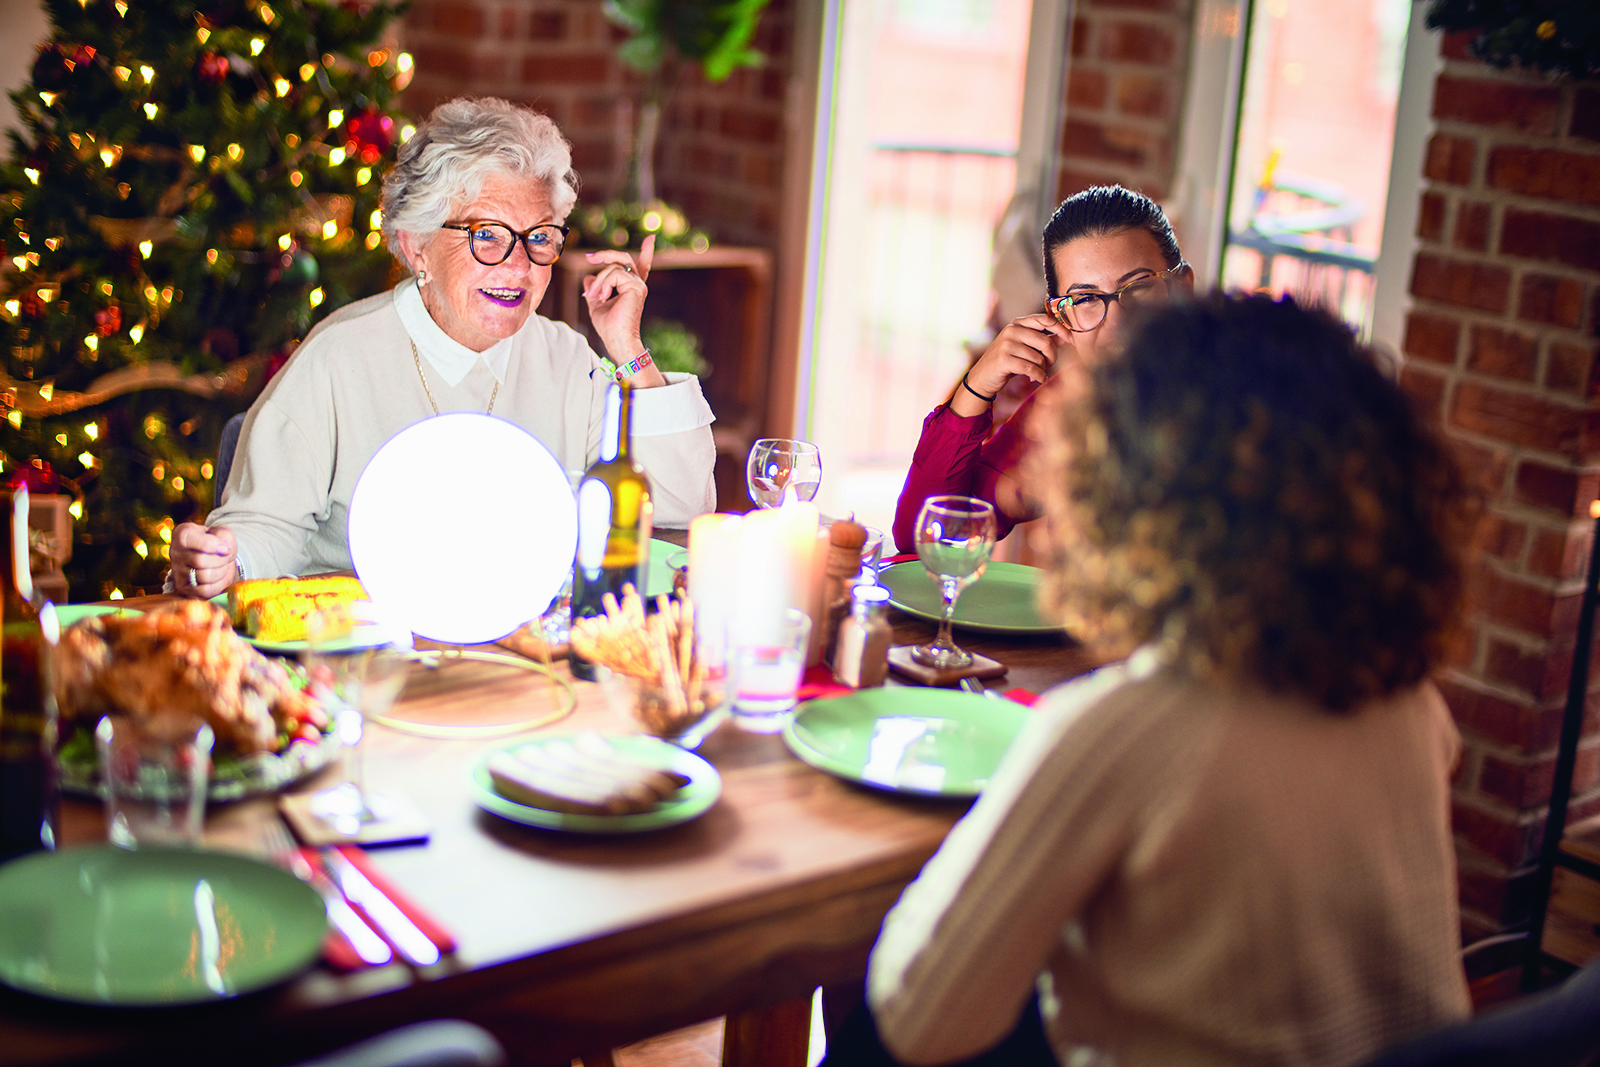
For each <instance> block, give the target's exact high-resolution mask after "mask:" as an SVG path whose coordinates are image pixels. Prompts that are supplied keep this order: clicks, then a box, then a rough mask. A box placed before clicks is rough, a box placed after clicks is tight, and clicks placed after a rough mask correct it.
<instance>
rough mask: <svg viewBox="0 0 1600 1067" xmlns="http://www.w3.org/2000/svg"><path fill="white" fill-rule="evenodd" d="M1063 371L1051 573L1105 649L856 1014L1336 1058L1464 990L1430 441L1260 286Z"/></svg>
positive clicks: (966, 1037)
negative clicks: (1070, 395) (1073, 379)
mask: <svg viewBox="0 0 1600 1067" xmlns="http://www.w3.org/2000/svg"><path fill="white" fill-rule="evenodd" d="M1085 373H1086V379H1085V381H1084V383H1083V389H1082V395H1081V396H1080V397H1079V398H1078V399H1077V400H1076V401H1074V402H1073V403H1071V404H1067V405H1064V406H1063V407H1062V408H1061V409H1060V410H1059V411H1058V412H1056V413H1054V417H1053V419H1052V426H1053V436H1054V441H1053V442H1052V444H1051V447H1050V448H1049V449H1048V451H1049V452H1050V453H1051V454H1050V455H1048V456H1046V457H1043V458H1042V460H1041V469H1040V471H1039V473H1038V475H1037V477H1036V484H1041V485H1046V486H1048V489H1047V500H1046V509H1047V510H1046V514H1047V517H1048V519H1049V520H1050V527H1051V535H1052V539H1053V542H1054V550H1055V560H1054V564H1053V568H1052V574H1051V583H1050V587H1049V589H1048V591H1047V600H1049V601H1050V602H1051V603H1053V605H1054V607H1055V609H1056V611H1057V612H1058V614H1059V616H1060V617H1061V618H1062V619H1063V620H1064V621H1065V622H1066V623H1067V625H1068V627H1069V628H1070V629H1071V630H1072V632H1074V633H1075V634H1077V635H1079V636H1080V637H1082V638H1083V639H1084V640H1086V641H1088V642H1090V643H1091V644H1092V645H1093V646H1096V647H1097V648H1099V649H1100V650H1102V651H1103V652H1104V653H1105V654H1106V655H1107V657H1108V658H1112V657H1116V656H1126V657H1127V658H1126V659H1125V660H1122V661H1121V662H1117V663H1115V664H1114V665H1112V666H1108V667H1105V668H1103V669H1101V670H1099V671H1097V672H1095V673H1093V674H1091V675H1089V676H1086V677H1083V678H1080V679H1077V680H1075V681H1073V682H1070V683H1068V684H1067V685H1064V686H1062V687H1060V688H1058V689H1056V690H1054V691H1052V692H1051V693H1050V694H1048V695H1047V696H1046V697H1045V698H1044V699H1043V700H1042V701H1041V702H1040V704H1039V707H1038V708H1037V709H1036V711H1035V714H1034V715H1033V716H1032V718H1031V719H1030V721H1029V723H1028V725H1027V726H1026V727H1025V729H1024V731H1023V733H1022V735H1021V736H1020V737H1018V738H1017V741H1016V743H1015V744H1013V746H1012V747H1011V749H1010V752H1009V754H1008V755H1007V757H1006V759H1005V761H1004V763H1003V765H1002V766H1001V768H1000V769H999V771H998V773H997V774H996V775H995V777H994V778H993V779H992V780H991V782H990V784H989V786H988V788H987V789H986V790H985V791H984V794H983V796H982V798H981V799H980V800H979V801H978V803H977V804H976V806H974V808H973V809H972V811H971V812H970V813H969V814H968V815H967V816H966V818H964V819H963V820H962V821H961V822H960V823H959V824H958V825H957V826H956V828H955V829H954V830H953V831H952V832H951V834H950V836H949V838H948V839H947V840H946V842H945V843H944V846H943V847H942V848H941V849H940V851H939V853H938V854H937V855H936V856H935V857H934V858H933V859H932V860H931V861H930V862H929V863H928V865H927V866H926V867H925V868H924V870H923V872H922V874H921V876H920V877H919V878H918V879H917V881H916V882H915V883H913V885H912V886H911V887H909V888H908V889H907V890H906V892H905V894H904V895H903V896H902V897H901V899H900V902H899V903H898V904H897V905H896V906H895V908H894V909H893V910H892V911H891V912H890V914H889V916H888V918H887V919H886V920H885V922H884V927H883V932H882V936H881V937H880V938H879V941H878V944H877V946H876V948H875V950H874V952H873V956H872V962H871V967H870V972H869V977H868V1002H869V1004H870V1005H871V1011H872V1016H873V1018H874V1019H875V1021H876V1025H877V1028H878V1031H879V1033H880V1034H881V1037H882V1040H883V1043H884V1044H885V1045H886V1046H887V1048H888V1049H889V1051H890V1052H891V1053H892V1054H893V1055H894V1056H895V1057H896V1058H897V1059H898V1060H899V1061H901V1062H905V1063H914V1064H935V1063H938V1064H944V1063H952V1062H957V1061H962V1060H964V1059H966V1058H969V1057H972V1056H974V1055H976V1054H978V1053H981V1052H983V1050H985V1049H986V1048H989V1047H991V1046H993V1045H994V1043H995V1042H996V1041H999V1040H1001V1039H1002V1038H1003V1037H1005V1035H1006V1034H1007V1032H1008V1031H1010V1030H1012V1028H1013V1026H1014V1025H1015V1024H1016V1021H1017V1019H1018V1017H1019V1014H1021V1013H1023V1012H1024V1011H1025V1009H1026V1011H1027V1013H1028V1016H1029V1017H1031V1018H1034V1019H1035V1021H1034V1024H1033V1029H1034V1031H1035V1033H1038V1034H1040V1035H1041V1040H1040V1042H1039V1043H1040V1044H1041V1045H1043V1044H1048V1046H1049V1049H1050V1050H1051V1053H1052V1054H1053V1056H1054V1057H1055V1059H1056V1060H1058V1061H1059V1062H1060V1063H1062V1064H1085V1065H1087V1064H1110V1063H1115V1064H1117V1065H1119V1067H1142V1065H1147V1064H1148V1065H1155V1064H1160V1065H1173V1064H1206V1065H1210V1064H1218V1065H1220V1064H1229V1065H1233V1067H1237V1065H1240V1064H1261V1065H1269V1064H1270V1065H1278V1064H1297V1065H1298V1064H1305V1065H1323V1064H1326V1065H1342V1064H1354V1063H1359V1062H1361V1061H1362V1060H1364V1059H1365V1058H1366V1057H1368V1056H1369V1055H1370V1054H1372V1053H1373V1052H1375V1051H1377V1050H1378V1049H1380V1048H1382V1047H1383V1046H1385V1045H1387V1044H1389V1043H1391V1042H1393V1041H1395V1040H1398V1039H1400V1038H1403V1037H1406V1036H1408V1035H1410V1034H1413V1033H1415V1032H1417V1031H1421V1030H1424V1029H1427V1028H1431V1027H1434V1026H1437V1025H1439V1024H1442V1023H1445V1022H1448V1021H1452V1020H1455V1019H1457V1018H1460V1017H1463V1016H1465V1015H1466V1014H1467V1012H1468V999H1467V990H1466V984H1465V980H1464V976H1463V974H1462V969H1461V965H1460V962H1459V951H1458V950H1459V928H1458V915H1457V899H1456V878H1455V855H1454V850H1453V847H1452V843H1451V832H1450V811H1449V796H1450V792H1449V779H1450V773H1451V769H1452V766H1453V765H1454V763H1455V761H1456V757H1457V755H1458V752H1459V748H1460V741H1459V738H1458V736H1457V734H1456V731H1455V728H1454V726H1453V725H1452V723H1451V719H1450V715H1449V712H1448V710H1447V709H1446V707H1445V705H1444V702H1443V701H1442V700H1441V698H1440V696H1439V694H1438V692H1437V690H1435V688H1434V687H1433V685H1432V684H1431V683H1430V682H1429V681H1428V673H1429V670H1430V668H1431V667H1432V666H1433V665H1434V664H1435V663H1436V662H1437V658H1438V656H1439V650H1440V644H1441V636H1442V633H1443V631H1444V629H1445V627H1446V626H1447V625H1448V624H1449V622H1450V620H1451V618H1452V616H1453V613H1454V611H1455V608H1456V602H1457V594H1458V589H1459V585H1460V578H1459V561H1458V559H1457V557H1456V553H1455V550H1454V547H1453V546H1456V545H1460V544H1463V543H1464V542H1465V534H1466V530H1467V525H1468V523H1469V520H1470V518H1471V504H1472V501H1471V500H1470V498H1469V497H1468V495H1467V494H1466V493H1465V492H1464V490H1463V488H1462V483H1461V481H1460V479H1459V476H1458V474H1457V472H1456V470H1455V468H1454V467H1453V465H1452V463H1451V461H1450V459H1449V457H1448V455H1447V454H1446V452H1445V451H1444V450H1443V448H1442V446H1441V444H1440V443H1439V441H1438V440H1437V439H1436V438H1435V437H1434V435H1433V434H1432V433H1431V432H1430V431H1429V430H1428V429H1427V428H1426V427H1425V426H1423V425H1422V424H1421V423H1420V422H1419V421H1418V419H1417V418H1416V417H1415V415H1414V414H1413V413H1412V412H1411V410H1410V409H1409V407H1408V406H1407V402H1406V399H1405V398H1404V396H1403V395H1402V394H1401V393H1400V391H1399V390H1398V389H1397V388H1396V387H1395V386H1394V385H1393V383H1391V382H1390V381H1389V380H1388V379H1386V378H1385V377H1384V375H1383V374H1382V373H1381V372H1380V371H1379V369H1378V368H1377V366H1376V365H1375V363H1374V361H1373V358H1372V356H1371V355H1370V353H1368V352H1367V351H1366V350H1364V349H1362V348H1361V347H1360V346H1358V345H1357V343H1356V342H1355V340H1354V339H1353V337H1352V336H1351V334H1350V331H1349V330H1348V328H1346V327H1345V326H1344V325H1342V324H1341V323H1339V322H1337V321H1336V320H1334V319H1332V318H1331V317H1329V316H1327V315H1325V314H1322V313H1319V312H1312V311H1306V310H1303V309H1301V308H1297V307H1295V306H1294V305H1293V304H1291V303H1288V302H1283V303H1274V302H1273V301H1271V300H1269V299H1266V298H1263V297H1249V298H1226V297H1220V296H1218V297H1211V298H1208V299H1206V300H1204V301H1201V302H1198V303H1193V304H1186V305H1174V306H1170V307H1168V308H1166V309H1163V310H1160V311H1157V312H1156V313H1155V314H1154V315H1153V317H1152V318H1151V319H1149V321H1147V322H1146V323H1144V324H1143V326H1142V328H1140V329H1139V330H1138V331H1137V332H1136V334H1135V335H1134V336H1133V337H1132V339H1131V340H1130V342H1129V344H1128V346H1127V347H1126V349H1125V350H1124V351H1123V352H1122V353H1120V354H1118V355H1116V356H1114V357H1112V358H1110V359H1107V360H1104V361H1102V362H1100V363H1098V364H1097V365H1095V366H1094V367H1092V368H1089V369H1088V370H1087V371H1086V372H1085ZM1036 990H1037V991H1038V1005H1039V1009H1040V1014H1041V1015H1042V1017H1043V1029H1042V1030H1040V1029H1039V1026H1038V1022H1037V1018H1036V1017H1034V1016H1033V998H1034V994H1035V991H1036ZM1025 1021H1026V1020H1025ZM1012 1040H1013V1041H1014V1038H1013V1039H1012ZM837 1051H838V1056H837V1058H836V1059H835V1061H834V1062H836V1063H848V1062H857V1061H855V1060H853V1058H852V1055H851V1053H850V1050H849V1048H848V1047H846V1046H843V1045H841V1047H839V1048H838V1050H837ZM985 1062H999V1061H996V1060H992V1059H991V1060H985ZM1006 1062H1010V1063H1016V1062H1020V1058H1019V1055H1018V1054H1017V1053H1015V1052H1013V1053H1011V1054H1008V1057H1007V1058H1006Z"/></svg>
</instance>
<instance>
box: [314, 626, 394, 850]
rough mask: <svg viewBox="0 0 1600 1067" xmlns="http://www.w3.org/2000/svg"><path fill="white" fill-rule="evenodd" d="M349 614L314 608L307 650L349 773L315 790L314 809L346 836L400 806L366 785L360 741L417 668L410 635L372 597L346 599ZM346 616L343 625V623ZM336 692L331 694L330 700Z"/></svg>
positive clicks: (319, 691) (357, 833) (355, 833)
mask: <svg viewBox="0 0 1600 1067" xmlns="http://www.w3.org/2000/svg"><path fill="white" fill-rule="evenodd" d="M347 607H348V609H349V611H350V618H353V619H354V620H355V621H356V625H355V627H354V629H353V630H352V628H351V627H350V625H349V622H350V618H345V619H343V620H340V619H339V617H338V616H336V615H335V614H333V613H325V612H320V611H314V612H312V613H311V614H310V615H308V616H307V617H306V651H305V652H304V653H302V655H301V661H302V662H303V663H304V664H305V667H306V671H307V673H308V674H309V675H310V678H311V687H312V693H313V695H316V696H318V697H321V698H322V699H323V702H324V703H325V704H328V705H330V706H333V707H336V708H337V709H338V710H337V711H336V713H335V722H336V723H337V726H336V728H337V729H338V731H339V739H340V741H342V742H343V743H344V745H345V748H346V749H347V752H346V755H345V765H344V771H345V773H344V778H345V780H344V781H343V782H341V783H339V784H338V785H336V786H332V787H330V788H328V789H324V790H322V791H321V792H319V793H317V794H316V795H315V796H314V797H313V798H312V801H311V811H312V812H313V813H314V814H315V815H316V816H317V817H318V818H320V819H322V820H323V821H324V822H326V823H327V824H328V825H329V826H331V827H333V829H334V830H335V831H336V832H337V833H339V834H341V835H343V836H345V837H351V838H353V837H357V836H359V835H360V833H361V830H362V828H363V827H364V826H366V825H368V824H370V823H375V822H383V821H384V820H385V819H388V818H389V817H390V815H391V813H392V812H393V810H394V805H393V803H392V802H391V801H389V800H388V798H386V797H385V796H384V795H383V794H381V793H374V792H372V791H371V790H369V789H367V787H366V773H365V767H364V761H363V760H362V755H361V741H362V738H363V737H364V736H365V734H366V722H367V720H369V719H372V718H375V717H378V716H382V715H386V714H388V712H389V709H390V708H392V707H394V704H395V701H396V700H398V699H399V698H400V691H401V690H402V689H404V688H405V684H406V675H407V673H408V671H409V670H410V668H411V635H410V634H409V633H402V632H400V631H399V629H398V628H396V627H393V626H390V625H387V624H385V622H384V621H383V619H382V618H381V617H380V616H379V615H378V614H377V613H376V611H375V610H374V608H373V606H372V605H371V604H370V603H369V602H366V601H357V602H355V603H353V604H349V605H347ZM341 621H342V624H341ZM330 697H331V698H332V699H330Z"/></svg>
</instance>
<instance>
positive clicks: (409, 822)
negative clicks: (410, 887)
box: [278, 793, 429, 848]
mask: <svg viewBox="0 0 1600 1067" xmlns="http://www.w3.org/2000/svg"><path fill="white" fill-rule="evenodd" d="M316 796H317V794H315V793H287V794H285V795H283V796H281V797H279V798H278V810H279V811H281V812H283V817H284V818H285V819H286V820H288V823H289V826H290V827H291V828H292V829H293V830H294V835H295V836H296V837H298V838H299V839H300V843H301V844H303V845H307V846H309V847H311V848H327V847H328V846H330V845H401V844H413V843H420V842H423V841H426V840H427V839H428V830H429V827H428V817H427V816H426V815H424V814H423V813H422V809H421V808H419V807H417V805H416V804H415V803H414V802H413V801H412V800H411V799H410V798H408V797H402V796H395V795H394V794H392V793H385V794H383V801H384V803H385V805H386V806H387V809H386V810H385V812H384V815H385V817H384V818H383V819H380V820H377V821H376V822H368V823H362V824H361V827H360V829H359V830H358V831H357V833H356V834H355V835H354V836H351V835H349V834H346V833H342V832H341V831H340V830H338V829H336V828H335V827H334V826H333V825H332V824H331V823H329V822H328V821H327V820H325V819H323V818H322V816H320V815H318V814H317V813H316V812H315V811H314V810H312V807H313V805H314V803H315V801H316Z"/></svg>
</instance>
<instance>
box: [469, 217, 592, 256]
mask: <svg viewBox="0 0 1600 1067" xmlns="http://www.w3.org/2000/svg"><path fill="white" fill-rule="evenodd" d="M439 228H440V229H441V230H460V231H461V232H462V233H465V234H466V235H467V247H468V248H469V249H471V250H472V258H473V259H475V260H477V261H478V262H479V263H482V264H483V265H484V266H485V267H494V266H498V265H499V264H501V263H504V262H505V261H506V260H508V259H510V258H511V253H512V251H513V250H514V249H515V248H516V247H517V245H519V244H520V245H522V250H523V251H524V252H526V253H528V262H530V263H534V264H537V265H538V266H541V267H548V266H549V265H550V264H552V263H554V262H555V261H556V260H558V259H560V258H561V250H562V249H563V248H565V247H566V245H567V231H568V230H569V229H571V227H569V226H557V225H556V224H555V223H553V222H546V223H543V224H541V225H539V226H529V227H528V228H527V229H526V230H513V229H512V228H511V227H510V226H509V225H507V224H506V223H504V222H494V221H492V220H488V219H485V220H483V221H480V222H460V223H458V222H447V223H445V224H444V225H443V226H440V227H439Z"/></svg>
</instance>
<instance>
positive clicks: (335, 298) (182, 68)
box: [0, 0, 411, 599]
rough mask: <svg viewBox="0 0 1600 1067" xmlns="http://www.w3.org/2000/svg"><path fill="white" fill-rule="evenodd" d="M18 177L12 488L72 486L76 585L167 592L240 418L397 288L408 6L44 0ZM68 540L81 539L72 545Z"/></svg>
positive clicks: (0, 453)
mask: <svg viewBox="0 0 1600 1067" xmlns="http://www.w3.org/2000/svg"><path fill="white" fill-rule="evenodd" d="M45 6H46V9H47V12H48V14H49V16H50V20H51V24H52V27H53V32H52V35H51V38H50V40H49V41H47V42H46V43H45V44H44V46H43V47H42V49H41V51H40V53H39V57H38V60H37V61H36V62H35V64H34V67H33V74H32V81H31V84H29V85H27V86H25V87H24V88H23V89H21V90H19V91H18V92H16V93H14V94H12V99H13V101H14V102H15V104H16V106H17V112H18V115H19V116H20V117H21V120H22V123H23V125H24V130H23V132H22V133H21V134H13V136H12V144H11V158H10V161H9V162H8V163H7V164H6V165H5V166H4V167H3V168H0V256H3V262H0V353H3V354H4V357H5V363H4V368H3V373H0V464H3V468H0V478H3V479H5V480H7V481H10V482H13V483H15V482H17V481H27V482H28V484H29V486H30V488H31V489H32V490H33V491H34V492H35V493H47V494H48V493H57V494H62V495H64V496H66V497H68V498H70V500H71V505H70V511H71V514H72V516H73V520H74V521H73V526H74V544H73V552H72V559H71V562H70V563H69V564H68V565H67V568H66V570H67V577H68V579H69V580H70V582H71V584H72V594H73V599H95V598H99V597H104V596H110V595H113V593H114V592H120V593H124V594H131V593H133V592H135V591H140V590H149V589H151V588H152V587H154V586H157V585H159V583H160V581H161V577H162V574H163V573H164V572H165V570H166V566H167V564H166V551H167V542H168V540H169V539H170V537H171V532H172V528H173V525H174V524H175V523H178V522H183V521H185V520H188V519H194V520H196V521H201V520H203V519H204V517H205V514H206V512H207V511H208V510H209V509H210V507H211V500H212V494H213V491H214V486H213V481H212V480H213V477H214V474H215V471H214V467H213V462H212V461H213V458H214V456H215V452H216V446H217V440H218V436H219V433H220V430H221V426H222V423H223V422H224V421H225V420H226V419H227V418H228V417H229V416H230V415H232V414H234V413H235V412H237V411H240V410H243V409H244V407H245V406H247V405H248V403H249V401H250V400H251V399H252V398H253V396H254V394H255V392H256V391H257V390H259V388H260V386H261V384H262V381H263V380H264V378H265V376H266V374H267V373H268V371H269V370H270V369H271V368H272V367H273V365H274V364H277V363H281V361H282V359H283V358H285V357H286V354H287V352H288V351H289V350H291V349H292V346H293V345H294V344H295V343H296V342H297V341H298V340H299V339H300V338H303V337H304V336H305V334H306V331H307V330H308V329H309V328H310V327H311V325H312V324H313V323H314V322H315V321H316V320H317V319H318V318H320V317H321V316H323V315H325V314H327V313H328V312H329V311H331V310H332V309H334V308H335V307H338V306H339V305H341V304H343V303H345V302H347V301H349V300H352V299H356V298H359V297H362V296H366V295H369V294H371V293H375V292H378V291H380V290H382V289H383V288H385V287H386V286H387V285H388V276H389V272H390V269H391V262H392V261H391V259H390V257H389V255H388V253H387V251H386V250H385V249H384V248H383V247H382V240H381V235H380V234H379V232H378V227H379V222H380V216H379V214H378V203H379V192H380V189H381V173H382V170H383V168H384V166H385V164H386V163H387V162H389V161H390V160H392V158H393V155H394V147H395V145H396V144H397V143H398V141H400V140H401V139H403V138H404V137H406V136H408V135H409V128H408V127H407V126H406V124H405V121H404V120H403V119H402V118H400V117H398V116H396V115H394V114H392V113H391V112H390V110H389V105H390V99H391V97H392V95H393V94H394V93H395V92H396V91H397V90H398V89H400V88H403V87H404V85H405V82H406V81H407V80H409V77H410V72H411V71H410V67H411V60H410V57H409V56H407V55H404V54H398V55H396V54H393V53H392V52H391V50H389V49H386V48H384V47H383V46H382V45H381V44H380V43H379V40H380V35H381V34H382V31H383V28H384V26H385V25H386V24H387V23H388V22H389V20H390V19H391V18H393V17H394V15H395V14H397V13H398V11H399V10H400V6H401V5H399V4H392V3H385V2H379V3H370V4H369V3H362V4H360V5H359V6H357V5H356V4H354V3H324V2H322V0H265V2H263V0H202V2H201V3H199V4H195V3H192V2H189V3H186V2H183V0H45ZM63 554H64V553H63Z"/></svg>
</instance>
